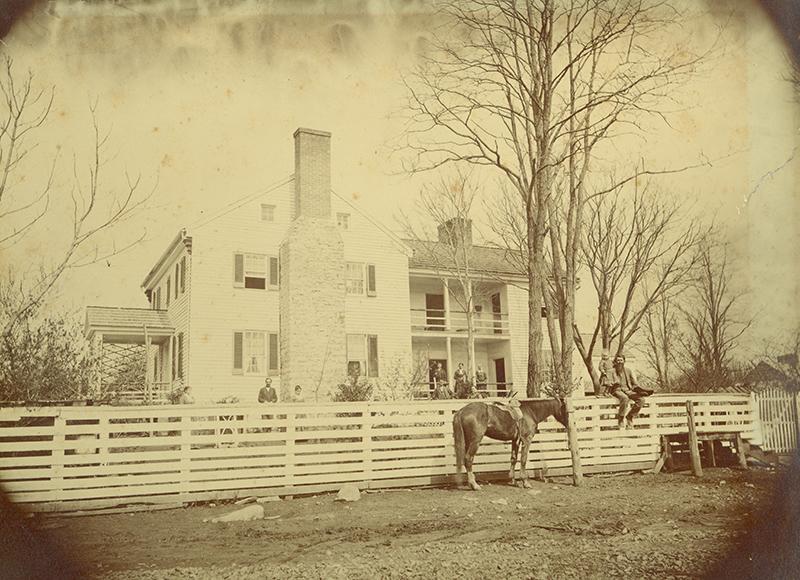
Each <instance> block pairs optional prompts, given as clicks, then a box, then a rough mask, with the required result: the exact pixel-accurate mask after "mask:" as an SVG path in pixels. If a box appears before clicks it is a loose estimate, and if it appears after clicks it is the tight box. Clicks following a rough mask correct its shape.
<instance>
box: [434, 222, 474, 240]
mask: <svg viewBox="0 0 800 580" xmlns="http://www.w3.org/2000/svg"><path fill="white" fill-rule="evenodd" d="M438 230H439V241H440V242H442V243H443V244H451V245H458V243H459V242H462V243H464V245H466V246H471V245H472V220H470V219H466V218H459V217H455V218H450V219H449V220H447V221H446V222H444V223H443V224H440V225H439V228H438Z"/></svg>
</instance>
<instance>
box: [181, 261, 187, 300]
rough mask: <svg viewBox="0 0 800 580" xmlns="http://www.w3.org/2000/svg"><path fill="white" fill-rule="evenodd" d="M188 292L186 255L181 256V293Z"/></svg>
mask: <svg viewBox="0 0 800 580" xmlns="http://www.w3.org/2000/svg"><path fill="white" fill-rule="evenodd" d="M184 292H186V256H184V257H183V258H181V294H183V293H184Z"/></svg>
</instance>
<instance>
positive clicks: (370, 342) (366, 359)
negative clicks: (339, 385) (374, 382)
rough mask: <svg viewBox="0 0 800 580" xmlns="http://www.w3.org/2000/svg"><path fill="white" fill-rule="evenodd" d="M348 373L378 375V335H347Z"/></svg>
mask: <svg viewBox="0 0 800 580" xmlns="http://www.w3.org/2000/svg"><path fill="white" fill-rule="evenodd" d="M347 374H348V375H349V376H353V375H359V376H367V377H377V376H378V336H377V335H375V334H348V335H347Z"/></svg>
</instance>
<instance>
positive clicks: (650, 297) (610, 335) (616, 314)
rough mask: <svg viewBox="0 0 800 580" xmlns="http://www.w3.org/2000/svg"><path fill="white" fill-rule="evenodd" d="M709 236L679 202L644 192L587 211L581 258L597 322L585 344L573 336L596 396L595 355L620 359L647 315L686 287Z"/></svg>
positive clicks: (621, 194)
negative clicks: (603, 353)
mask: <svg viewBox="0 0 800 580" xmlns="http://www.w3.org/2000/svg"><path fill="white" fill-rule="evenodd" d="M706 233H707V230H706V229H705V228H704V227H703V226H702V225H700V222H699V221H698V220H696V219H694V218H692V217H691V216H690V215H689V214H688V212H686V211H685V210H683V209H682V208H681V206H680V205H679V204H678V202H677V201H668V200H667V199H666V197H665V196H664V195H663V193H661V192H659V191H657V190H653V189H652V188H649V187H647V186H646V187H643V188H641V189H639V188H635V190H634V192H633V193H632V195H630V196H628V195H626V194H625V191H624V190H618V191H617V192H615V193H613V194H611V195H608V196H604V197H601V198H595V199H593V200H592V201H591V202H590V203H589V220H588V223H587V226H586V232H585V235H584V238H583V240H582V244H581V254H582V256H581V258H582V261H583V263H584V265H585V267H586V270H587V271H588V273H589V275H590V278H591V281H592V285H593V286H594V289H595V294H596V296H597V317H596V319H595V325H594V329H593V330H592V334H591V337H590V338H589V340H588V341H584V340H583V337H582V336H581V334H580V332H579V331H578V329H577V327H576V328H575V335H574V336H575V343H576V345H577V347H578V351H579V352H580V355H581V358H582V359H583V362H584V364H585V366H586V369H587V371H588V372H589V375H590V376H591V377H592V382H593V383H594V385H595V390H597V388H598V386H599V376H598V373H597V369H595V367H594V356H595V353H596V349H598V348H600V349H603V350H605V351H608V352H612V351H613V352H614V354H622V353H623V351H624V349H625V346H626V345H627V344H628V342H629V341H630V340H631V338H632V337H633V336H634V335H635V334H636V332H638V330H639V328H640V326H641V323H642V320H643V319H644V318H645V317H646V316H647V314H648V313H649V312H650V310H651V309H652V307H653V306H654V305H655V304H657V303H658V302H659V301H662V300H669V299H671V298H672V297H674V296H675V295H676V294H677V293H678V292H680V291H681V290H682V289H683V288H684V287H685V285H686V284H687V283H688V282H690V279H691V276H692V273H693V269H694V267H695V265H696V262H697V256H698V254H697V249H698V247H699V245H700V243H701V241H702V240H703V239H704V236H705V235H706Z"/></svg>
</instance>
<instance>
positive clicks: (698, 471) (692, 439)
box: [686, 399, 703, 477]
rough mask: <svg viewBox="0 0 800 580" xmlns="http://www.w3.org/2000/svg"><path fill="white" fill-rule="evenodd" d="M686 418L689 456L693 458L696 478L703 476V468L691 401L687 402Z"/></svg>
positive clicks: (693, 470)
mask: <svg viewBox="0 0 800 580" xmlns="http://www.w3.org/2000/svg"><path fill="white" fill-rule="evenodd" d="M686 418H687V422H688V426H689V454H690V455H691V458H692V473H694V475H695V476H696V477H701V476H702V475H703V468H702V466H701V465H700V452H699V450H698V448H697V445H698V443H697V431H696V430H695V426H694V403H693V401H692V400H691V399H690V400H688V401H686Z"/></svg>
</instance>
